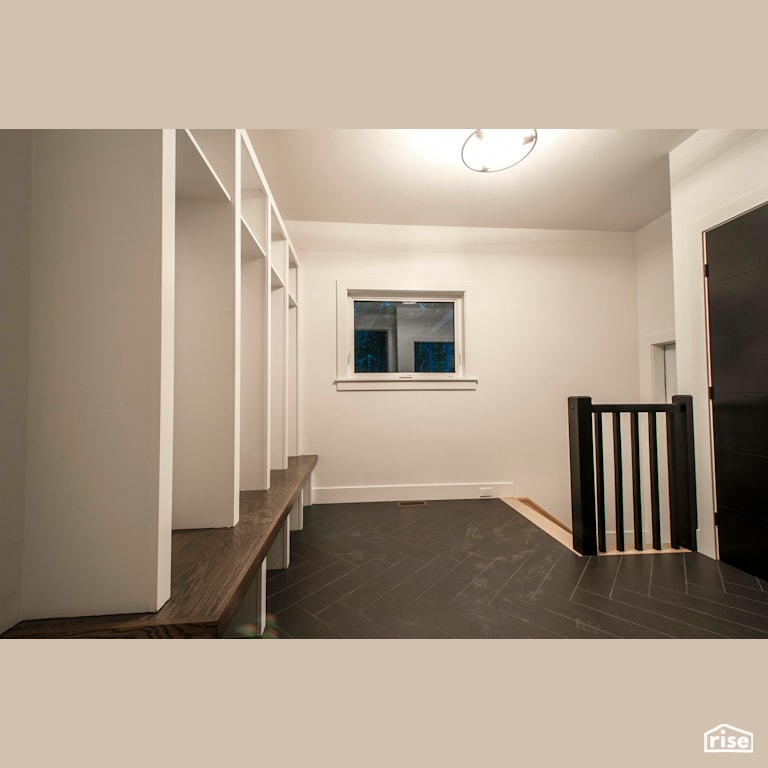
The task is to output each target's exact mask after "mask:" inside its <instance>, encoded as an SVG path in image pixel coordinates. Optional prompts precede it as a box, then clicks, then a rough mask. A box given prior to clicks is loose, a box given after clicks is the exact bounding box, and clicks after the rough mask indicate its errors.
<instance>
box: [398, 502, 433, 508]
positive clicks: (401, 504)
mask: <svg viewBox="0 0 768 768" xmlns="http://www.w3.org/2000/svg"><path fill="white" fill-rule="evenodd" d="M397 506H398V507H426V506H427V502H426V501H398V502H397Z"/></svg>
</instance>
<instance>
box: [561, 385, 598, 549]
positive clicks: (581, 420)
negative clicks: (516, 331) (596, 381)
mask: <svg viewBox="0 0 768 768" xmlns="http://www.w3.org/2000/svg"><path fill="white" fill-rule="evenodd" d="M568 436H569V442H570V455H571V518H572V524H573V548H574V549H575V550H576V551H577V552H579V553H580V554H582V555H596V554H597V526H596V517H595V467H594V455H593V452H592V451H593V444H592V398H591V397H569V398H568Z"/></svg>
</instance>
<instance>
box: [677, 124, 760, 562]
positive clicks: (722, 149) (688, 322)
mask: <svg viewBox="0 0 768 768" xmlns="http://www.w3.org/2000/svg"><path fill="white" fill-rule="evenodd" d="M670 181H671V203H672V209H671V212H672V245H673V253H674V282H675V330H676V336H677V377H678V378H677V380H678V388H679V389H680V390H681V391H682V392H685V393H689V394H691V395H693V403H694V433H695V450H696V480H697V493H698V496H697V499H698V514H699V548H700V550H701V551H702V552H703V553H704V554H707V555H710V556H711V557H715V556H716V543H715V528H714V522H713V515H714V489H713V480H712V461H711V459H712V442H711V429H710V415H709V401H708V399H707V385H708V362H707V340H706V316H705V286H704V278H703V273H702V264H703V257H702V233H703V232H704V231H705V230H707V229H709V228H711V227H713V226H716V225H717V224H720V223H722V222H723V221H725V220H727V219H730V218H732V217H734V216H737V215H739V214H740V213H743V212H745V211H747V210H749V209H750V208H753V207H754V206H756V205H759V204H760V203H763V202H765V201H766V200H768V131H765V130H760V131H746V130H742V131H736V130H701V131H698V132H697V133H695V134H694V135H693V136H692V137H691V138H689V139H688V140H687V141H685V142H684V143H683V144H681V145H680V146H679V147H677V148H676V149H674V150H673V151H672V152H671V153H670Z"/></svg>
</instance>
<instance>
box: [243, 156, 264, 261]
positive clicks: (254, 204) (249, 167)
mask: <svg viewBox="0 0 768 768" xmlns="http://www.w3.org/2000/svg"><path fill="white" fill-rule="evenodd" d="M269 207H270V205H269V194H268V192H267V183H266V181H265V180H264V176H263V175H262V173H261V169H260V168H259V165H258V162H257V160H256V158H255V157H254V155H253V153H252V151H251V148H250V142H246V141H242V142H241V145H240V209H241V210H240V213H241V216H242V217H243V220H244V221H245V222H246V224H247V225H248V228H249V230H250V231H251V234H252V236H253V238H254V239H255V240H256V242H257V243H259V245H260V246H261V249H262V250H263V251H264V252H265V253H266V250H267V242H268V240H269V236H268V223H269Z"/></svg>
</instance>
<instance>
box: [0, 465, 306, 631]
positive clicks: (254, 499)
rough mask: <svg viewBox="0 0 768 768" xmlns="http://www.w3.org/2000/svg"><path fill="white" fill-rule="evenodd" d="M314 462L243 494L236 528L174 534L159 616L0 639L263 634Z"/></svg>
mask: <svg viewBox="0 0 768 768" xmlns="http://www.w3.org/2000/svg"><path fill="white" fill-rule="evenodd" d="M316 464H317V456H298V457H295V458H289V459H288V469H285V470H273V471H272V472H271V477H270V488H269V490H267V491H243V492H241V494H240V522H239V523H238V524H237V525H236V526H234V527H233V528H205V529H196V530H180V531H173V534H172V555H171V597H170V599H169V600H168V602H167V603H166V604H165V605H164V606H163V607H162V608H161V609H160V610H159V611H157V613H132V614H117V615H111V616H83V617H77V618H62V619H36V620H29V621H22V622H20V623H19V624H16V625H15V626H14V627H11V628H10V629H9V630H8V631H6V632H5V633H4V634H3V635H2V637H3V638H56V637H61V638H64V637H70V638H76V637H101V638H106V637H126V638H129V637H147V638H153V637H154V638H184V637H190V638H192V637H200V638H214V637H243V636H249V635H253V634H258V635H260V634H262V633H263V632H264V626H265V619H266V571H267V569H272V568H287V567H288V564H289V560H290V542H289V539H290V531H291V530H299V529H301V527H302V526H303V513H304V507H305V506H310V505H311V503H312V501H311V474H312V470H313V468H314V467H315V465H316Z"/></svg>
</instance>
